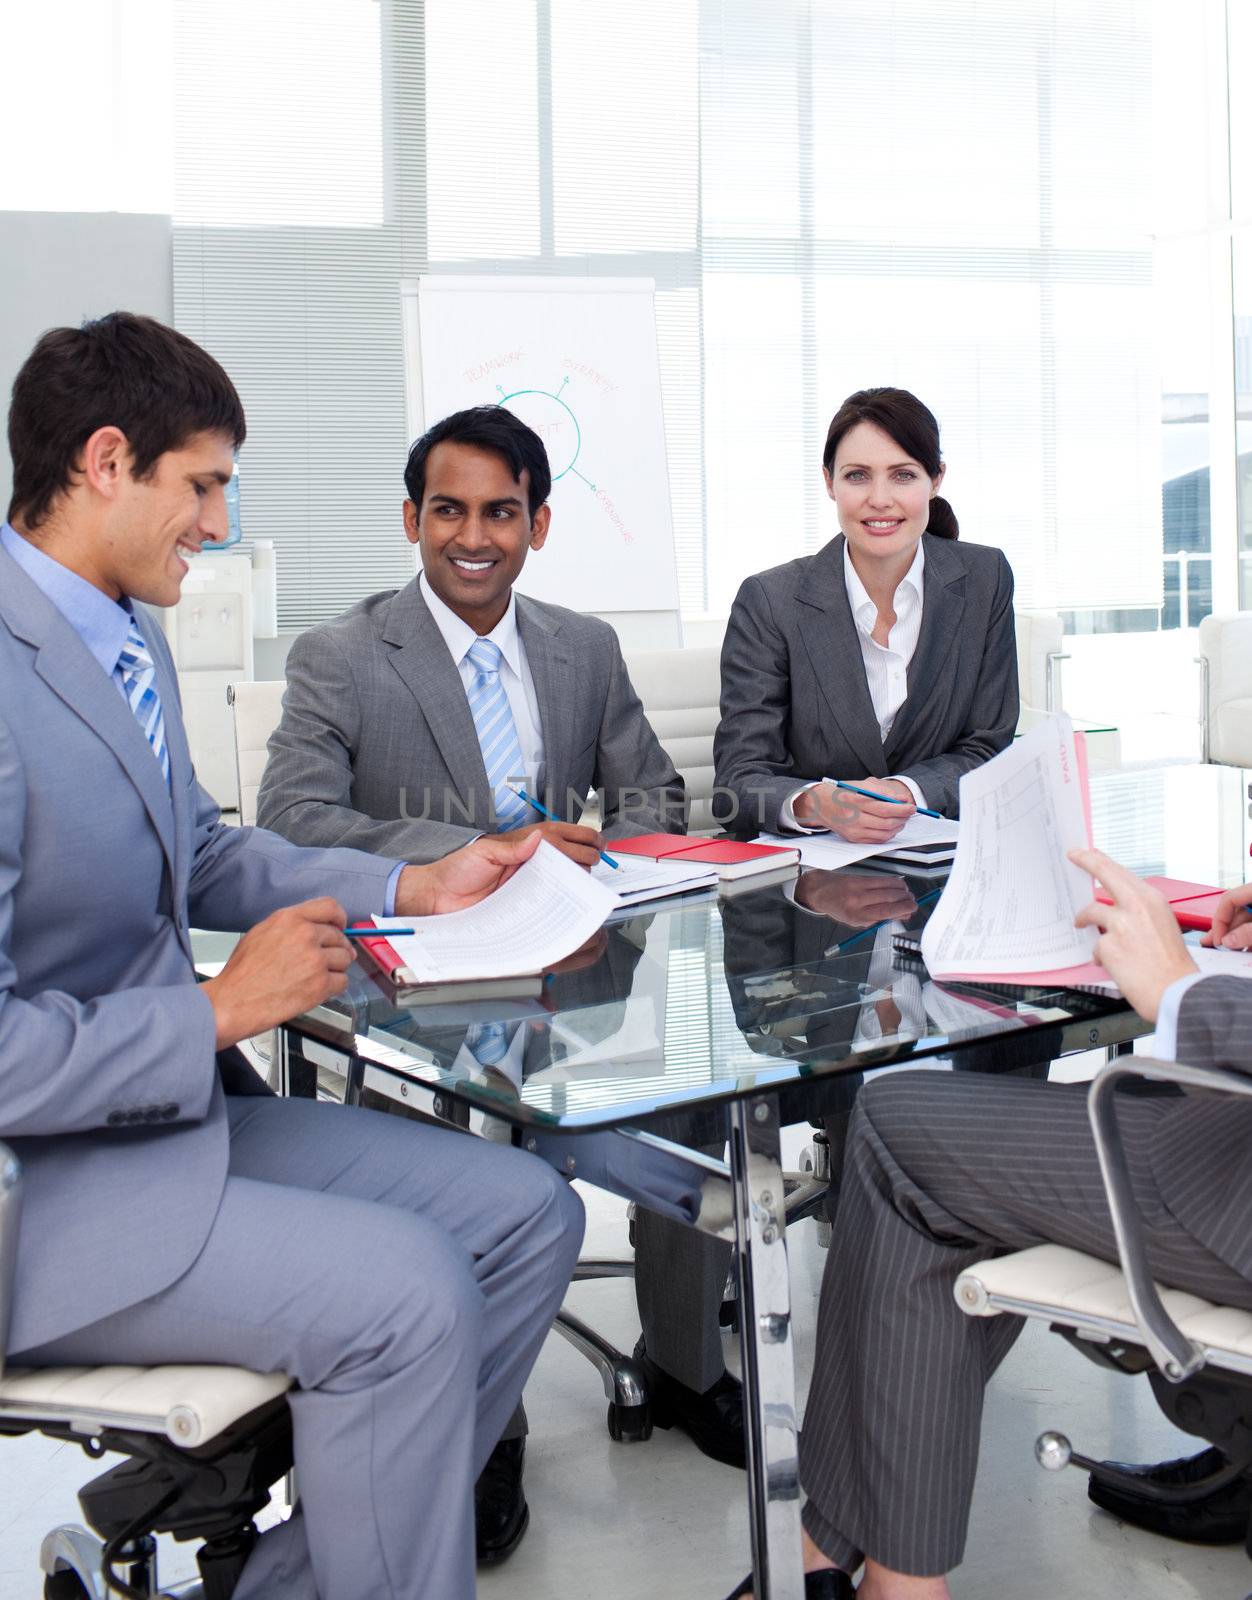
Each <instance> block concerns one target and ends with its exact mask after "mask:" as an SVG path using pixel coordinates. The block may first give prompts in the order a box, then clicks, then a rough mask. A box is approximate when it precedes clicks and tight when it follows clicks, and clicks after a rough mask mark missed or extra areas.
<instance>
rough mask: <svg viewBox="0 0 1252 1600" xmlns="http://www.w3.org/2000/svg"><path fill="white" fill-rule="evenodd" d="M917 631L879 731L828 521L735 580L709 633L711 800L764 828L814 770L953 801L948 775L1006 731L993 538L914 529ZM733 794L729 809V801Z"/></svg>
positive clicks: (720, 810) (839, 549)
mask: <svg viewBox="0 0 1252 1600" xmlns="http://www.w3.org/2000/svg"><path fill="white" fill-rule="evenodd" d="M922 537H923V538H924V539H925V541H926V546H925V548H926V567H925V574H924V577H923V613H922V631H921V637H920V638H919V639H918V642H917V649H916V651H915V652H914V654H913V659H912V661H911V662H910V663H909V674H908V698H907V699H906V700H905V702H904V704H903V705H902V706H901V707H900V710H899V713H898V714H897V716H896V719H895V722H894V724H893V725H892V729H891V733H890V735H889V736H888V738H887V742H886V744H885V745H884V743H883V741H882V738H881V736H880V734H879V730H878V718H877V717H876V716H875V714H874V707H873V702H872V701H871V699H870V694H869V685H868V684H867V683H866V681H865V667H864V663H863V661H862V658H861V647H860V644H859V642H858V638H857V632H856V624H855V622H854V621H853V618H852V609H851V607H850V606H849V604H848V593H847V587H846V585H845V583H844V576H843V546H844V538H843V535H842V534H840V535H839V536H838V538H836V539H833V540H832V541H831V542H830V543H829V544H828V545H826V546H825V547H824V548H823V549H821V550H819V551H818V552H817V554H816V555H813V556H802V557H801V558H800V559H799V560H797V561H788V562H787V563H786V564H785V565H783V566H781V567H773V568H771V569H770V570H769V571H768V572H759V573H757V574H756V576H755V577H751V578H748V579H746V580H745V581H744V583H743V585H742V586H741V587H740V590H739V593H738V595H737V596H736V597H735V603H734V606H733V608H732V610H731V613H730V621H729V623H728V624H727V627H726V640H725V643H724V644H723V646H722V720H721V723H720V725H719V727H718V730H717V737H716V739H715V741H714V757H713V759H714V763H715V765H716V768H717V784H718V789H719V790H725V791H729V792H728V793H725V794H720V793H719V794H717V795H715V796H714V801H713V806H714V810H715V812H716V813H717V814H718V815H719V816H720V817H722V818H723V819H724V820H726V821H727V822H728V823H729V822H731V821H732V820H733V821H734V824H735V826H736V828H737V829H740V830H742V831H744V832H751V831H753V830H754V829H762V828H764V829H769V830H771V831H772V830H776V829H777V827H778V824H779V819H780V814H781V811H782V807H783V804H784V802H785V801H786V799H787V797H788V796H789V795H790V794H791V793H792V792H793V791H794V790H795V789H796V788H797V787H798V786H799V785H800V784H802V783H805V782H808V781H810V780H812V779H816V778H824V777H832V778H850V779H857V778H865V779H871V778H886V777H890V776H892V775H894V774H902V775H903V776H905V777H908V778H912V779H913V781H914V782H915V783H917V784H918V786H919V787H920V788H921V790H922V793H923V794H924V795H925V797H926V804H927V805H928V806H932V807H933V808H934V809H935V810H936V811H942V812H943V813H944V814H945V815H947V816H955V815H956V807H957V783H958V780H959V779H960V776H961V774H962V773H963V772H968V771H970V769H971V768H973V767H976V766H979V765H980V764H981V763H982V762H984V761H986V760H988V759H989V758H990V757H991V756H993V755H995V754H996V753H997V752H998V751H1000V750H1003V749H1004V748H1005V747H1006V746H1007V745H1008V744H1009V742H1010V740H1011V739H1012V737H1013V730H1014V729H1015V728H1016V726H1017V714H1018V699H1017V651H1016V642H1015V638H1014V630H1013V574H1012V572H1011V571H1010V570H1009V564H1008V562H1007V561H1006V560H1005V559H1004V556H1003V554H1002V553H1001V552H1000V551H999V550H992V549H990V548H989V547H987V546H985V545H976V544H959V543H955V542H953V541H951V540H947V539H936V538H935V537H934V536H933V535H931V534H923V536H922ZM736 806H737V814H736Z"/></svg>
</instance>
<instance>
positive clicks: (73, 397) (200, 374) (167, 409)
mask: <svg viewBox="0 0 1252 1600" xmlns="http://www.w3.org/2000/svg"><path fill="white" fill-rule="evenodd" d="M106 427H114V428H120V429H121V431H122V432H123V433H124V434H125V435H126V442H127V444H128V445H129V446H130V453H131V474H132V476H133V477H135V478H140V479H142V478H146V477H149V476H150V475H151V473H152V472H153V470H154V469H155V467H156V464H157V462H158V460H159V459H160V458H161V456H163V455H164V454H165V453H166V451H168V450H178V449H180V448H181V447H182V446H183V445H185V444H186V443H187V441H188V440H189V439H190V438H192V436H193V435H195V434H197V433H224V434H227V435H228V436H229V437H230V438H231V439H232V440H233V441H234V445H235V448H236V449H238V448H239V446H240V445H241V444H242V443H243V441H244V436H245V434H246V433H247V425H246V423H245V422H244V415H243V405H242V404H241V402H240V399H239V395H238V393H237V392H236V390H235V386H234V384H233V383H232V382H231V381H230V379H229V378H228V377H227V376H226V374H225V372H223V370H222V368H221V367H220V366H219V365H218V363H217V362H216V361H215V360H214V359H213V357H212V356H211V355H210V354H209V353H208V351H207V350H202V349H201V348H200V346H199V345H198V344H195V343H194V342H193V341H192V340H190V339H188V338H187V336H186V334H182V333H178V332H176V331H175V330H174V329H173V328H167V327H166V326H165V324H164V323H163V322H157V321H156V320H155V319H154V318H152V317H141V316H136V315H135V314H134V313H133V312H130V311H110V312H109V314H108V316H106V317H99V318H98V319H97V320H96V321H94V322H84V323H83V325H82V327H81V328H50V329H49V330H48V332H47V333H45V334H44V335H43V337H42V338H41V339H40V340H39V343H38V344H37V345H36V346H35V348H34V349H33V350H32V351H31V353H30V355H29V356H27V358H26V361H25V363H24V364H23V366H22V370H21V371H20V372H19V373H18V375H17V377H16V379H15V380H14V383H13V398H12V403H11V405H10V406H9V454H10V455H11V456H12V457H13V498H12V499H11V500H10V501H9V520H10V522H11V521H12V520H13V518H14V517H16V516H20V517H21V519H22V523H23V526H24V527H26V528H28V529H31V530H33V529H35V528H37V527H38V526H39V524H40V523H41V522H43V521H44V520H45V519H46V518H47V516H48V513H49V511H50V510H51V508H52V504H53V501H54V500H56V498H57V496H58V495H60V494H63V493H64V492H65V491H66V490H67V489H69V488H71V487H72V485H73V482H74V474H75V468H76V464H77V462H78V458H79V455H80V454H81V452H82V448H83V446H84V445H85V444H86V443H87V440H88V439H90V437H91V436H92V434H93V433H95V431H96V430H97V429H98V428H106Z"/></svg>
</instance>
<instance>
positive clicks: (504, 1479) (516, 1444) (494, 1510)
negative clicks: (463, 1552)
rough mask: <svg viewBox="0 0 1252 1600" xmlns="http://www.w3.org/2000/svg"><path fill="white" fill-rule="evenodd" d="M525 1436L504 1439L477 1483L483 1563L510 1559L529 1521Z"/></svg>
mask: <svg viewBox="0 0 1252 1600" xmlns="http://www.w3.org/2000/svg"><path fill="white" fill-rule="evenodd" d="M525 1455H526V1441H525V1439H501V1441H500V1443H499V1444H498V1445H497V1446H496V1447H495V1449H494V1450H493V1451H492V1452H491V1454H490V1455H489V1456H488V1457H487V1465H486V1466H485V1467H484V1468H483V1470H482V1471H481V1472H480V1473H479V1474H478V1482H477V1483H476V1484H475V1485H474V1537H475V1543H476V1546H477V1553H478V1565H479V1566H480V1567H492V1566H495V1565H496V1563H497V1562H500V1561H507V1560H508V1558H509V1557H510V1556H511V1555H512V1554H513V1552H514V1550H516V1549H517V1547H518V1545H519V1544H521V1542H522V1539H523V1537H524V1536H525V1533H526V1529H527V1527H528V1526H529V1525H530V1507H529V1506H528V1505H527V1504H526V1495H525V1493H524V1492H523V1490H522V1462H523V1460H524V1458H525Z"/></svg>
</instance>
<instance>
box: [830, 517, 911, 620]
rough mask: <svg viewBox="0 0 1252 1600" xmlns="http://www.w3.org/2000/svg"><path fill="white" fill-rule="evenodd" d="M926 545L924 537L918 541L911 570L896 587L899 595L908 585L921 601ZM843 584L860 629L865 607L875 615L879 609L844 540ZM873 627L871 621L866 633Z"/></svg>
mask: <svg viewBox="0 0 1252 1600" xmlns="http://www.w3.org/2000/svg"><path fill="white" fill-rule="evenodd" d="M925 543H926V540H925V538H924V537H923V538H921V539H919V540H918V541H917V550H916V552H915V554H914V556H913V560H912V562H911V563H910V565H909V570H908V571H907V572H906V573H905V574H904V576H903V577H902V578H901V579H900V582H899V584H898V585H897V587H896V594H897V595H898V594H899V592H900V590H901V589H902V588H903V587H904V585H905V584H906V583H907V584H908V586H909V588H910V589H911V590H912V592H913V597H914V598H915V599H917V600H919V601H920V600H921V598H922V573H923V572H924V571H925V569H926V552H925V549H924V548H923V547H924V545H925ZM843 582H844V587H845V588H846V589H847V591H848V604H849V605H850V606H851V607H852V615H853V617H854V618H855V619H856V622H857V626H858V627H860V626H861V624H862V623H863V622H864V620H865V607H866V606H868V607H869V608H870V611H871V612H873V613H877V610H878V608H877V606H875V604H874V602H873V601H872V600H871V599H870V596H869V590H868V589H866V587H865V585H864V584H863V583H862V582H861V578H860V574H859V573H858V572H857V570H856V568H855V567H854V566H853V565H852V556H851V554H850V553H849V551H848V544H847V540H846V539H845V540H844V545H843ZM897 615H898V613H897ZM872 627H873V622H872V621H871V622H870V624H869V627H868V628H866V629H865V630H864V631H865V632H866V633H868V632H869V631H870V629H872Z"/></svg>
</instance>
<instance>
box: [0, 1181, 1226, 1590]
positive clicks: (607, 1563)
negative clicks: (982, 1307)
mask: <svg viewBox="0 0 1252 1600" xmlns="http://www.w3.org/2000/svg"><path fill="white" fill-rule="evenodd" d="M588 1201H589V1220H590V1226H589V1231H588V1250H589V1253H594V1254H615V1253H617V1252H618V1251H619V1250H620V1249H621V1248H622V1246H623V1243H624V1224H623V1219H622V1209H623V1208H622V1207H621V1206H620V1205H619V1204H618V1203H617V1202H615V1201H613V1200H611V1199H609V1198H607V1197H604V1196H601V1195H598V1194H593V1195H590V1196H588ZM791 1243H792V1283H793V1295H794V1299H795V1325H796V1328H797V1339H798V1365H799V1376H800V1384H801V1390H802V1391H803V1390H804V1389H805V1388H806V1387H807V1382H808V1377H809V1373H810V1370H811V1364H812V1350H813V1343H812V1336H813V1322H814V1313H815V1308H816V1298H817V1291H818V1285H819V1283H820V1279H821V1273H822V1268H823V1263H824V1261H825V1256H824V1253H823V1252H822V1251H821V1250H819V1249H818V1248H817V1245H816V1241H815V1236H814V1229H813V1227H812V1225H811V1224H802V1225H801V1226H800V1227H798V1228H797V1229H796V1230H794V1232H793V1233H792V1235H791ZM571 1298H572V1303H573V1304H574V1305H576V1306H577V1307H578V1308H579V1309H580V1310H581V1311H582V1312H583V1313H584V1315H587V1316H588V1317H590V1318H591V1319H592V1320H593V1321H594V1322H595V1323H596V1325H597V1326H599V1327H600V1328H602V1329H603V1330H604V1331H605V1332H607V1333H608V1334H609V1335H610V1337H612V1338H614V1339H616V1340H617V1341H618V1343H619V1345H621V1346H624V1347H625V1348H627V1349H629V1348H630V1346H631V1345H632V1344H633V1342H634V1340H635V1338H636V1336H637V1332H638V1325H637V1323H636V1321H635V1317H634V1305H633V1291H632V1289H631V1287H630V1285H629V1284H628V1283H624V1282H621V1281H610V1282H604V1283H595V1284H580V1285H578V1286H577V1288H576V1289H574V1290H573V1291H572V1297H571ZM729 1351H730V1346H729V1345H728V1352H729ZM731 1354H732V1356H733V1352H731ZM527 1401H528V1406H529V1410H530V1415H531V1420H532V1428H533V1432H532V1435H531V1441H530V1446H529V1450H528V1461H527V1471H526V1485H527V1492H528V1495H529V1500H530V1506H531V1528H530V1532H529V1534H528V1535H527V1537H526V1540H525V1542H524V1543H523V1544H522V1546H521V1548H520V1549H519V1550H518V1552H517V1554H516V1555H515V1556H514V1557H513V1559H512V1560H511V1561H510V1562H508V1563H507V1564H506V1565H505V1566H503V1567H500V1568H497V1569H495V1570H493V1571H490V1572H486V1573H484V1574H483V1576H482V1579H481V1581H480V1584H479V1593H480V1594H481V1595H482V1596H483V1597H484V1600H504V1597H505V1596H510V1597H511V1596H525V1597H533V1600H587V1597H588V1596H591V1595H595V1596H596V1597H597V1600H617V1597H619V1596H620V1597H623V1600H624V1597H626V1596H650V1597H660V1600H722V1597H723V1596H724V1595H725V1594H726V1592H727V1591H728V1590H729V1589H730V1588H731V1587H732V1585H733V1583H734V1582H735V1580H736V1579H737V1578H738V1577H739V1576H740V1575H741V1574H742V1573H744V1572H745V1571H746V1570H747V1567H748V1554H747V1550H748V1540H747V1517H746V1509H745V1502H744V1479H743V1476H742V1474H740V1473H738V1472H736V1471H734V1470H733V1469H731V1468H729V1467H723V1466H719V1465H718V1464H716V1463H714V1462H711V1461H708V1460H706V1459H705V1458H704V1457H703V1456H701V1455H700V1454H698V1453H697V1451H696V1450H695V1448H694V1446H693V1445H691V1443H690V1442H689V1441H688V1440H687V1438H686V1437H685V1435H682V1434H670V1433H661V1432H658V1433H656V1434H655V1435H654V1436H653V1438H652V1439H651V1440H650V1441H649V1442H647V1443H646V1444H634V1445H623V1444H613V1443H612V1442H611V1441H610V1440H609V1437H608V1434H607V1432H606V1430H605V1426H604V1416H605V1401H604V1398H603V1395H602V1393H601V1390H600V1385H599V1381H598V1379H597V1377H596V1375H595V1373H594V1372H593V1370H592V1369H591V1368H590V1367H589V1366H588V1365H587V1364H586V1363H585V1362H584V1361H583V1360H582V1359H581V1358H580V1357H579V1356H577V1355H576V1354H575V1353H574V1352H573V1351H572V1350H571V1349H570V1347H569V1346H568V1345H567V1344H565V1342H564V1341H563V1340H561V1339H558V1338H555V1337H554V1338H551V1339H549V1340H548V1343H547V1345H546V1347H545V1349H544V1351H543V1354H542V1356H541V1357H540V1361H539V1365H538V1367H537V1369H536V1371H535V1374H534V1377H533V1378H532V1381H531V1384H530V1386H529V1389H528V1391H527ZM1045 1427H1056V1428H1060V1429H1062V1430H1063V1431H1065V1432H1067V1433H1069V1434H1070V1435H1071V1437H1072V1438H1073V1440H1074V1443H1075V1446H1076V1447H1077V1448H1080V1449H1083V1450H1086V1451H1090V1452H1093V1453H1098V1454H1110V1455H1114V1456H1120V1457H1123V1458H1126V1457H1129V1458H1135V1459H1142V1460H1150V1459H1155V1458H1158V1457H1160V1456H1163V1455H1167V1454H1173V1453H1179V1452H1180V1451H1183V1450H1187V1449H1189V1448H1190V1445H1189V1442H1188V1441H1187V1440H1186V1439H1184V1438H1183V1437H1182V1436H1181V1435H1178V1434H1177V1433H1175V1431H1174V1430H1173V1429H1172V1428H1171V1427H1170V1425H1169V1424H1168V1423H1167V1422H1166V1421H1165V1420H1164V1418H1163V1417H1162V1416H1161V1414H1160V1413H1159V1412H1158V1411H1157V1409H1156V1407H1155V1405H1154V1403H1153V1401H1152V1399H1151V1395H1150V1393H1149V1391H1148V1387H1147V1384H1146V1382H1144V1381H1142V1380H1139V1379H1129V1378H1119V1377H1116V1376H1114V1375H1113V1374H1107V1373H1104V1372H1102V1371H1101V1370H1100V1369H1098V1368H1096V1367H1095V1366H1093V1365H1092V1364H1091V1363H1090V1362H1087V1361H1085V1360H1084V1359H1083V1358H1082V1357H1080V1356H1079V1355H1077V1354H1075V1353H1074V1352H1073V1351H1072V1350H1071V1349H1070V1348H1069V1347H1068V1346H1067V1345H1065V1344H1064V1343H1063V1342H1062V1341H1061V1340H1060V1339H1058V1338H1056V1337H1054V1336H1052V1335H1049V1334H1048V1333H1046V1332H1044V1331H1041V1330H1040V1329H1039V1328H1037V1327H1032V1328H1030V1329H1028V1330H1027V1332H1026V1334H1025V1335H1024V1336H1023V1338H1022V1340H1021V1341H1020V1342H1019V1344H1018V1346H1017V1348H1016V1349H1015V1351H1014V1352H1013V1354H1012V1355H1011V1356H1010V1358H1009V1360H1008V1361H1007V1362H1006V1363H1005V1365H1004V1367H1003V1369H1002V1370H1001V1372H1000V1373H999V1374H998V1375H997V1377H996V1379H995V1382H994V1383H993V1384H992V1387H991V1391H990V1393H989V1396H988V1405H987V1411H986V1417H985V1423H984V1429H983V1438H984V1449H983V1458H982V1467H981V1473H980V1477H979V1482H978V1493H977V1499H976V1503H975V1507H974V1517H973V1525H972V1527H971V1530H970V1539H969V1553H968V1557H967V1560H966V1562H965V1564H964V1566H963V1567H961V1568H960V1570H959V1571H958V1572H957V1573H956V1575H955V1576H954V1578H953V1580H952V1588H953V1593H954V1595H956V1596H960V1597H962V1600H1054V1597H1055V1596H1057V1595H1065V1596H1073V1597H1074V1600H1243V1597H1244V1596H1245V1595H1246V1594H1247V1593H1248V1591H1249V1590H1252V1564H1249V1562H1248V1561H1247V1559H1246V1557H1245V1556H1244V1555H1243V1553H1242V1551H1241V1550H1239V1549H1238V1548H1227V1549H1220V1550H1205V1549H1199V1548H1194V1547H1191V1546H1184V1545H1178V1544H1173V1543H1169V1542H1167V1541H1164V1540H1160V1539H1155V1538H1153V1537H1151V1536H1149V1535H1146V1534H1141V1533H1137V1532H1135V1531H1134V1530H1132V1529H1129V1528H1125V1527H1123V1526H1121V1525H1119V1524H1118V1523H1117V1522H1115V1521H1114V1520H1113V1519H1112V1518H1110V1517H1107V1516H1105V1515H1104V1514H1103V1513H1101V1512H1098V1511H1096V1510H1095V1509H1094V1508H1093V1507H1091V1506H1090V1505H1089V1504H1088V1503H1087V1500H1086V1482H1085V1477H1084V1476H1083V1475H1082V1474H1081V1473H1079V1472H1078V1471H1077V1470H1075V1469H1073V1468H1070V1469H1069V1470H1067V1471H1066V1472H1063V1473H1060V1474H1049V1473H1045V1472H1043V1471H1041V1470H1040V1469H1039V1468H1038V1467H1037V1466H1036V1465H1035V1462H1034V1457H1033V1453H1032V1444H1033V1441H1034V1439H1035V1436H1036V1435H1037V1434H1038V1433H1039V1432H1040V1431H1041V1430H1042V1429H1044V1428H1045ZM93 1470H98V1468H95V1466H94V1464H93V1463H91V1462H89V1461H87V1459H86V1458H85V1457H84V1456H82V1455H81V1454H80V1453H79V1452H78V1451H76V1450H72V1449H70V1448H69V1447H68V1446H58V1445H55V1444H53V1443H51V1442H49V1441H47V1440H44V1439H41V1438H27V1439H20V1440H8V1441H0V1597H2V1600H37V1597H38V1596H40V1594H41V1592H42V1589H41V1581H40V1576H39V1574H38V1572H37V1560H36V1558H37V1552H38V1547H39V1540H40V1538H41V1536H42V1535H43V1533H44V1532H45V1531H46V1530H47V1529H48V1528H49V1527H51V1526H52V1525H53V1524H55V1523H57V1522H60V1521H62V1520H66V1519H71V1518H73V1517H74V1516H75V1511H76V1508H75V1502H74V1490H75V1487H76V1485H77V1484H78V1483H79V1482H81V1481H83V1480H85V1479H86V1478H87V1477H89V1476H91V1475H92V1473H93ZM189 1571H190V1565H189V1552H188V1551H186V1550H185V1549H184V1548H181V1547H178V1548H174V1549H173V1551H172V1559H171V1560H170V1561H169V1562H168V1564H167V1565H166V1566H165V1567H164V1568H163V1576H164V1577H165V1578H166V1579H167V1580H171V1579H173V1578H175V1577H178V1576H181V1575H184V1574H186V1573H188V1572H189ZM275 1600H279V1597H275ZM360 1600H369V1597H366V1596H362V1597H360Z"/></svg>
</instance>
